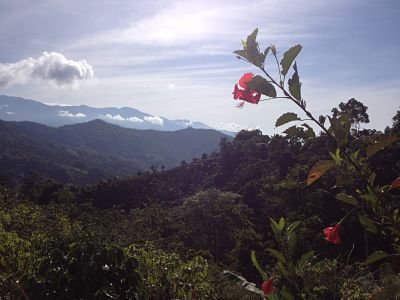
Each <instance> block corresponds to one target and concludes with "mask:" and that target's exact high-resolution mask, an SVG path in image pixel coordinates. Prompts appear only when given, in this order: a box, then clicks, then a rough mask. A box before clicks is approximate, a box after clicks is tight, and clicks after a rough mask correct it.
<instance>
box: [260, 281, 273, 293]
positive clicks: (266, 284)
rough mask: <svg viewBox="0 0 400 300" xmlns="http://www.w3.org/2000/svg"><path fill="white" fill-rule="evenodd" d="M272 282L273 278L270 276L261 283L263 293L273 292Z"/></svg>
mask: <svg viewBox="0 0 400 300" xmlns="http://www.w3.org/2000/svg"><path fill="white" fill-rule="evenodd" d="M273 283H274V282H273V279H272V278H270V279H268V280H266V281H264V282H263V283H262V284H261V289H262V290H263V292H264V294H265V295H269V294H272V293H273V292H274V288H273V286H272V284H273Z"/></svg>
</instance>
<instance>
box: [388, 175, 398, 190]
mask: <svg viewBox="0 0 400 300" xmlns="http://www.w3.org/2000/svg"><path fill="white" fill-rule="evenodd" d="M399 187H400V177H399V178H397V179H396V180H395V181H393V182H392V183H391V184H390V186H389V191H390V190H394V189H397V188H399Z"/></svg>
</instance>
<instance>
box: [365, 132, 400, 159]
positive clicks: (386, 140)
mask: <svg viewBox="0 0 400 300" xmlns="http://www.w3.org/2000/svg"><path fill="white" fill-rule="evenodd" d="M398 140H399V137H398V136H394V135H382V136H380V137H379V139H377V140H376V141H375V143H374V144H373V145H371V146H368V147H367V149H366V151H367V158H369V157H371V156H372V155H374V154H375V153H377V152H378V151H380V150H382V149H383V148H385V147H386V146H389V145H390V144H392V143H394V142H396V141H398Z"/></svg>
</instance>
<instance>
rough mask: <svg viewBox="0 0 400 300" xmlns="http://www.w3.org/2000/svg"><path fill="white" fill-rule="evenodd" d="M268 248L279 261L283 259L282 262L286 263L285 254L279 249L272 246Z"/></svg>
mask: <svg viewBox="0 0 400 300" xmlns="http://www.w3.org/2000/svg"><path fill="white" fill-rule="evenodd" d="M267 250H268V251H269V252H270V253H271V254H272V255H273V256H275V257H276V258H277V259H278V260H279V261H281V262H282V263H285V262H286V259H285V256H284V255H283V254H282V253H281V252H279V251H277V250H275V249H271V248H268V249H267Z"/></svg>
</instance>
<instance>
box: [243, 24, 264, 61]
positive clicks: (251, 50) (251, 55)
mask: <svg viewBox="0 0 400 300" xmlns="http://www.w3.org/2000/svg"><path fill="white" fill-rule="evenodd" d="M257 34H258V29H257V28H256V29H254V31H253V32H252V34H250V35H249V36H248V37H247V40H246V47H245V50H246V51H247V57H248V59H249V60H250V61H251V62H252V63H254V64H255V65H256V66H258V67H259V66H261V62H260V50H259V47H258V43H257V41H256V39H257Z"/></svg>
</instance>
